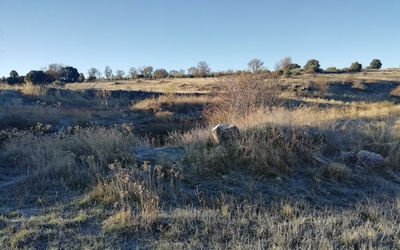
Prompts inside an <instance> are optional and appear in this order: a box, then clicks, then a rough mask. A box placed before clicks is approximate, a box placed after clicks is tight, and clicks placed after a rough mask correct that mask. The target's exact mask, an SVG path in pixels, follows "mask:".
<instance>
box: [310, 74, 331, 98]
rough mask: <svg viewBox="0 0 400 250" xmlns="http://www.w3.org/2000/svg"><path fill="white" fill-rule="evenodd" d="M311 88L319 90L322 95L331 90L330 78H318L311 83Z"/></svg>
mask: <svg viewBox="0 0 400 250" xmlns="http://www.w3.org/2000/svg"><path fill="white" fill-rule="evenodd" d="M310 86H311V87H313V88H317V89H318V90H319V91H320V92H321V93H322V94H324V93H326V91H327V90H328V89H329V78H328V77H326V76H317V77H314V78H313V79H312V80H311V81H310Z"/></svg>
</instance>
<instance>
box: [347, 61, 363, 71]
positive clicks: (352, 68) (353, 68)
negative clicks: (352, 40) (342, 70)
mask: <svg viewBox="0 0 400 250" xmlns="http://www.w3.org/2000/svg"><path fill="white" fill-rule="evenodd" d="M361 69H362V64H361V63H358V62H353V63H352V64H351V65H350V67H349V72H360V71H361Z"/></svg>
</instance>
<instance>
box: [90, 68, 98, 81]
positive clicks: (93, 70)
mask: <svg viewBox="0 0 400 250" xmlns="http://www.w3.org/2000/svg"><path fill="white" fill-rule="evenodd" d="M98 71H99V70H98V69H96V68H90V69H88V73H87V75H88V78H87V79H88V81H95V80H96V79H97V78H96V76H97V75H98V73H97V72H98Z"/></svg>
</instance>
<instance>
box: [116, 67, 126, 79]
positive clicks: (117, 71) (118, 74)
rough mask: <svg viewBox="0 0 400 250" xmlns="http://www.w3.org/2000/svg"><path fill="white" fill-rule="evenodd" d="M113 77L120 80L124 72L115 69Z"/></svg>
mask: <svg viewBox="0 0 400 250" xmlns="http://www.w3.org/2000/svg"><path fill="white" fill-rule="evenodd" d="M115 75H116V76H117V78H118V80H121V79H122V78H123V77H124V75H125V71H123V70H121V69H117V70H116V71H115Z"/></svg>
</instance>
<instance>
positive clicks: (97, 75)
mask: <svg viewBox="0 0 400 250" xmlns="http://www.w3.org/2000/svg"><path fill="white" fill-rule="evenodd" d="M102 75H103V73H101V71H100V70H97V71H96V78H97V80H99V81H100V80H101V76H102Z"/></svg>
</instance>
